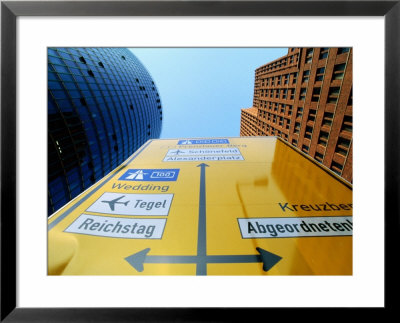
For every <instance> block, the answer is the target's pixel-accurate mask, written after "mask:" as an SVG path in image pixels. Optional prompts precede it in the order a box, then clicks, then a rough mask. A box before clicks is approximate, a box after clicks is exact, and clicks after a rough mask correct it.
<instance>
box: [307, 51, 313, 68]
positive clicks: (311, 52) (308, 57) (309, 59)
mask: <svg viewBox="0 0 400 323" xmlns="http://www.w3.org/2000/svg"><path fill="white" fill-rule="evenodd" d="M313 53H314V49H313V48H309V49H307V50H306V64H307V63H311V61H312V57H313Z"/></svg>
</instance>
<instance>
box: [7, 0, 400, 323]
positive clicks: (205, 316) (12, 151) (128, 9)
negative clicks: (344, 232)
mask: <svg viewBox="0 0 400 323" xmlns="http://www.w3.org/2000/svg"><path fill="white" fill-rule="evenodd" d="M399 2H400V1H399V0H395V1H386V0H383V1H382V0H381V1H368V0H367V1H266V0H261V1H195V0H194V1H70V2H68V1H67V2H64V1H62V2H60V1H41V2H39V1H2V2H1V321H2V322H3V321H4V322H31V321H32V322H33V321H34V322H86V321H96V322H128V321H129V322H131V321H134V322H142V321H146V322H149V321H153V322H166V321H174V322H189V321H198V322H202V321H231V322H233V321H236V320H238V319H239V316H238V314H245V315H248V316H247V317H248V320H247V321H252V319H251V318H256V317H258V316H259V315H260V316H261V318H263V319H266V318H267V317H266V316H265V315H266V312H265V311H266V310H268V309H260V308H258V309H255V308H246V309H245V308H235V309H232V308H157V309H154V308H18V307H17V306H16V299H17V290H16V288H17V286H16V270H17V265H16V240H17V239H16V207H17V206H16V198H17V197H16V189H17V187H16V162H17V156H16V134H17V128H16V126H17V125H16V81H17V80H16V54H17V52H16V34H17V30H16V19H17V17H19V16H381V17H384V19H385V110H384V111H385V118H384V120H385V147H384V148H385V153H384V154H385V155H384V159H385V164H384V165H385V178H384V183H385V184H384V187H385V208H384V209H385V307H384V309H385V310H390V309H392V308H394V306H396V305H395V304H394V303H395V302H393V300H394V299H393V298H394V297H395V296H393V294H391V293H390V289H391V288H393V287H396V286H398V285H399V284H398V281H399V280H398V278H397V277H398V275H396V274H395V273H394V271H395V270H396V266H395V264H393V263H392V262H393V259H397V258H398V257H397V255H398V252H399V251H398V248H397V245H398V243H397V239H396V238H398V234H399V228H400V221H399V202H398V200H399V197H400V196H399V179H400V174H399V155H400V149H399V127H398V122H399V98H400V91H399V90H400V74H399V68H400V66H399V57H400V47H399V44H400V41H399V40H400V3H399ZM372 64H373V63H372ZM371 82H373V80H371ZM358 95H363V94H362V93H361V94H360V93H358ZM365 95H367V94H365ZM372 135H373V132H371V136H372ZM371 171H373V169H371ZM355 184H356V183H355ZM366 252H367V251H366ZM373 257H374V255H373V254H371V261H374V259H373ZM371 279H373V277H372V278H371ZM280 310H282V309H280ZM283 310H285V311H287V309H283ZM379 312H380V311H379ZM285 313H287V314H285V315H288V312H285ZM268 315H271V314H268ZM290 315H291V316H292V314H290ZM245 321H246V320H245Z"/></svg>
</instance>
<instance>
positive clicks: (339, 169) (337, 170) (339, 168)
mask: <svg viewBox="0 0 400 323" xmlns="http://www.w3.org/2000/svg"><path fill="white" fill-rule="evenodd" d="M331 169H332V170H333V171H334V172H335V173H336V174H338V175H341V174H342V169H343V165H341V164H339V163H337V162H335V161H332V165H331Z"/></svg>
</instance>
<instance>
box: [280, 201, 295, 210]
mask: <svg viewBox="0 0 400 323" xmlns="http://www.w3.org/2000/svg"><path fill="white" fill-rule="evenodd" d="M278 204H279V206H280V207H281V208H282V211H283V212H286V210H285V209H288V210H289V211H292V212H293V210H292V209H291V208H290V207H288V206H287V205H288V203H285V205H282V204H281V203H278Z"/></svg>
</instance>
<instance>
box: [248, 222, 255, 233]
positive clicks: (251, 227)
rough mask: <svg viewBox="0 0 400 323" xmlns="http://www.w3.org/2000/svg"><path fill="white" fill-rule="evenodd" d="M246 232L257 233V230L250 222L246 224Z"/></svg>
mask: <svg viewBox="0 0 400 323" xmlns="http://www.w3.org/2000/svg"><path fill="white" fill-rule="evenodd" d="M247 231H248V233H250V232H251V231H254V233H257V230H256V229H255V228H254V227H253V225H252V224H251V222H249V223H248V226H247Z"/></svg>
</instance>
